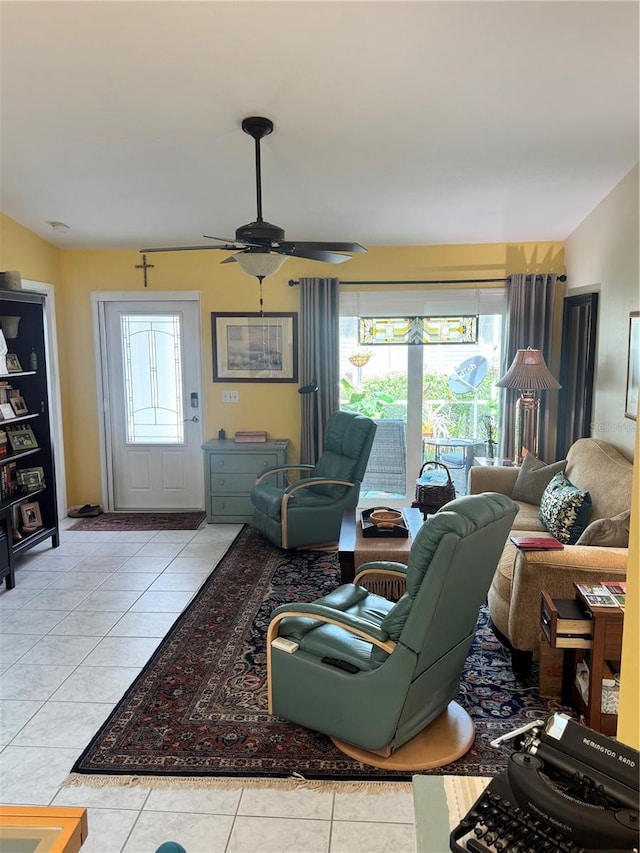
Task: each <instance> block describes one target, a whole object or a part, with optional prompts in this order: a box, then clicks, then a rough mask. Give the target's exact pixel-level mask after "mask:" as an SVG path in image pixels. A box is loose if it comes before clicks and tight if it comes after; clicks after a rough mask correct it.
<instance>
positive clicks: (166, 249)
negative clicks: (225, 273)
mask: <svg viewBox="0 0 640 853" xmlns="http://www.w3.org/2000/svg"><path fill="white" fill-rule="evenodd" d="M206 249H223V250H224V251H226V252H237V251H238V247H237V246H159V247H157V248H152V249H140V250H139V251H140V252H141V253H142V252H144V253H145V254H146V253H150V252H201V251H203V250H206Z"/></svg>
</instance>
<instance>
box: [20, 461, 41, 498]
mask: <svg viewBox="0 0 640 853" xmlns="http://www.w3.org/2000/svg"><path fill="white" fill-rule="evenodd" d="M16 480H17V482H18V485H19V486H23V487H24V488H26V490H27V491H28V492H35V491H38V490H39V489H43V488H44V486H45V481H44V468H43V467H42V466H41V465H39V466H37V467H35V468H21V469H20V470H19V471H16Z"/></svg>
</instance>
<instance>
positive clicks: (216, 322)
mask: <svg viewBox="0 0 640 853" xmlns="http://www.w3.org/2000/svg"><path fill="white" fill-rule="evenodd" d="M211 335H212V341H213V381H214V382H297V381H298V315H297V314H274V313H264V314H259V313H258V312H255V313H250V314H233V313H228V312H221V313H214V314H212V315H211Z"/></svg>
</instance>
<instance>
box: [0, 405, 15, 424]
mask: <svg viewBox="0 0 640 853" xmlns="http://www.w3.org/2000/svg"><path fill="white" fill-rule="evenodd" d="M15 416H16V413H15V412H14V411H13V406H12V405H11V403H0V421H12V420H13V419H14V418H15Z"/></svg>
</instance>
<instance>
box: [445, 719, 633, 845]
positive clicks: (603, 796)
mask: <svg viewBox="0 0 640 853" xmlns="http://www.w3.org/2000/svg"><path fill="white" fill-rule="evenodd" d="M507 738H513V739H514V744H515V746H516V747H517V751H516V752H513V753H512V754H511V755H510V756H509V759H508V762H507V769H506V770H504V771H503V772H502V773H500V774H499V775H498V776H496V777H495V778H494V779H492V780H491V782H490V783H489V785H488V787H487V788H486V790H485V791H484V793H483V794H482V795H481V796H480V797H479V798H478V800H477V801H476V802H475V803H474V805H473V807H472V808H471V810H470V811H469V813H468V814H467V815H466V816H465V818H464V819H463V820H462V821H461V822H460V824H459V825H458V826H457V827H456V828H455V829H454V830H453V832H452V833H451V836H450V839H449V840H450V848H451V850H452V851H461V852H462V853H464V851H470V853H595V851H605V850H606V851H608V853H631V851H638V849H639V847H640V838H639V834H638V833H639V828H640V827H639V822H638V811H639V803H638V779H639V776H638V773H639V768H640V763H639V755H638V751H637V750H634V749H631V748H630V747H628V746H625V745H624V744H621V743H618V741H616V740H613V739H612V738H608V737H605V736H604V735H601V734H599V733H598V732H594V731H593V730H592V729H588V728H585V727H584V726H581V725H580V724H578V723H576V722H575V721H574V720H572V719H571V718H570V717H568V716H567V715H566V714H553V715H552V716H551V717H550V718H549V719H548V720H547V722H546V723H544V722H543V721H542V720H537V721H536V722H535V723H533V724H532V725H531V726H525V727H524V728H522V729H518V730H516V731H515V732H512V733H511V735H508V736H507ZM507 738H498V740H497V741H494V742H493V743H492V746H498V745H499V744H500V743H502V742H503V741H504V740H506V739H507Z"/></svg>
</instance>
